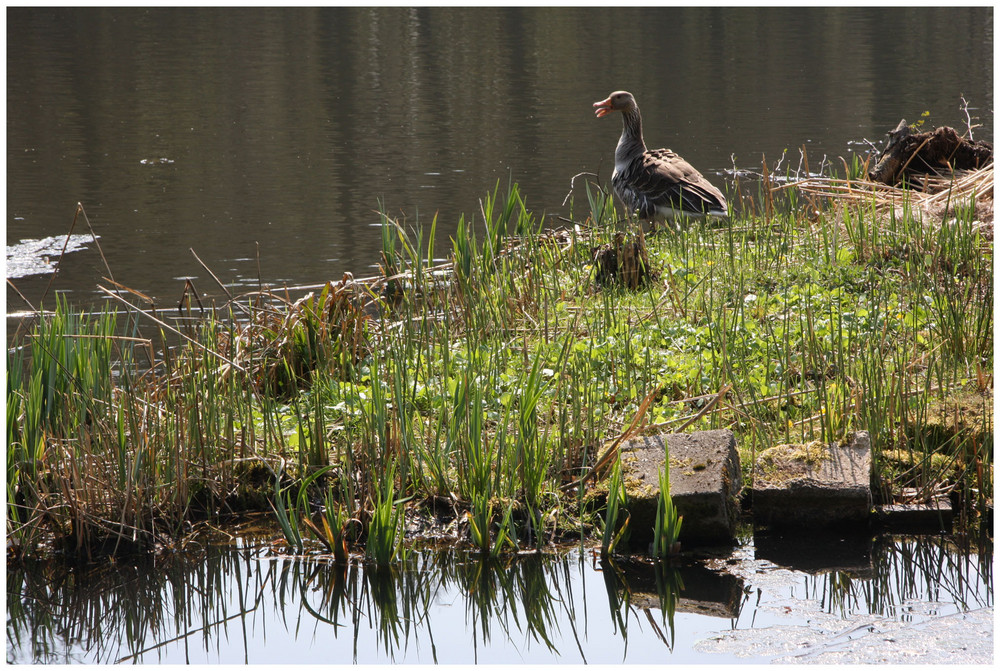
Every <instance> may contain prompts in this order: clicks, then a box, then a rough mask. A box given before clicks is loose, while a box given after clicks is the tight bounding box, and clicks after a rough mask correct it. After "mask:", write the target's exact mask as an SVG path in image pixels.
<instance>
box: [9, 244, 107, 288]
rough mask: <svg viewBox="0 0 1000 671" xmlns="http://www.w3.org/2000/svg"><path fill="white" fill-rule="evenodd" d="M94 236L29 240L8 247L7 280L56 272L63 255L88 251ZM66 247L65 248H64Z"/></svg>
mask: <svg viewBox="0 0 1000 671" xmlns="http://www.w3.org/2000/svg"><path fill="white" fill-rule="evenodd" d="M93 240H94V236H92V235H70V236H63V235H53V236H49V237H47V238H42V239H41V240H35V239H32V238H28V239H26V240H22V241H21V242H18V243H17V244H14V245H9V246H8V247H7V278H8V279H16V278H18V277H28V276H29V275H45V274H47V273H54V272H55V271H56V262H57V261H58V260H59V257H60V256H61V255H62V254H68V253H69V252H75V251H79V250H81V249H86V248H87V244H88V243H90V242H92V241H93ZM64 247H65V248H64Z"/></svg>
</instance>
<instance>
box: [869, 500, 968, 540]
mask: <svg viewBox="0 0 1000 671" xmlns="http://www.w3.org/2000/svg"><path fill="white" fill-rule="evenodd" d="M875 515H876V518H877V519H878V523H879V525H880V526H881V527H883V528H885V529H890V530H892V531H909V532H912V533H918V532H925V533H938V532H941V531H944V532H947V533H950V532H951V523H952V519H953V517H954V515H953V512H952V509H951V502H950V501H948V500H947V499H938V500H935V501H932V502H931V503H898V504H894V505H888V506H879V507H877V508H876V509H875Z"/></svg>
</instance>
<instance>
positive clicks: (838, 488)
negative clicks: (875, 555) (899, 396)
mask: <svg viewBox="0 0 1000 671" xmlns="http://www.w3.org/2000/svg"><path fill="white" fill-rule="evenodd" d="M753 473H754V478H753V490H752V495H753V503H752V506H753V518H754V524H755V525H763V526H770V527H781V526H799V527H830V526H837V525H852V524H867V522H868V518H869V516H870V515H871V506H872V498H871V485H870V481H871V442H870V440H869V438H868V432H867V431H858V432H856V433H854V434H853V435H852V436H851V438H850V440H849V442H848V443H847V444H844V445H842V444H839V443H830V444H825V443H822V442H820V441H814V442H812V443H806V444H803V445H778V446H775V447H772V448H769V449H767V450H764V451H763V452H761V453H760V454H759V455H758V456H757V459H756V461H755V462H754V471H753Z"/></svg>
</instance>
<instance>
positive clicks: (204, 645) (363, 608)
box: [7, 538, 993, 663]
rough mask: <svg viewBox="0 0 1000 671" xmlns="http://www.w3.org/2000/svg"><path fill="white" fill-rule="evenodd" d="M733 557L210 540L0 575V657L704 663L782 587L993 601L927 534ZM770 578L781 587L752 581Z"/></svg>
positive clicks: (965, 564)
mask: <svg viewBox="0 0 1000 671" xmlns="http://www.w3.org/2000/svg"><path fill="white" fill-rule="evenodd" d="M748 550H749V548H743V549H742V550H740V551H737V554H736V555H734V557H733V558H731V559H729V560H724V561H721V562H720V563H719V566H718V567H716V566H713V567H712V569H711V570H710V569H709V568H708V567H706V565H705V563H704V562H697V563H693V564H691V565H681V566H674V565H668V564H663V563H660V562H652V561H644V560H638V559H629V560H626V559H621V560H619V561H617V562H614V561H602V560H599V559H597V558H596V556H594V555H593V554H592V553H590V552H589V551H582V552H581V551H580V550H573V551H567V552H564V553H562V554H560V555H558V556H550V555H546V556H542V555H529V556H520V557H513V558H507V559H504V560H499V561H496V560H494V561H490V560H486V559H482V558H479V557H475V556H468V555H465V554H462V553H456V552H421V553H414V554H413V555H412V556H411V558H410V559H409V560H408V561H407V562H405V563H401V564H399V565H397V566H394V567H391V568H383V569H373V568H366V567H365V566H364V565H362V564H358V563H354V564H351V565H350V566H337V565H335V564H333V563H332V562H327V561H323V560H302V559H293V558H285V557H270V556H266V552H267V551H266V550H264V549H261V548H254V547H244V548H238V549H233V548H231V547H224V546H215V547H208V548H207V549H206V550H205V552H204V553H203V554H202V555H200V556H191V555H185V556H181V555H176V556H167V557H163V558H160V559H157V560H155V561H150V562H149V563H146V564H136V565H122V564H118V565H115V564H107V565H103V566H98V567H91V568H86V569H84V568H73V567H67V566H65V565H62V564H52V563H49V564H35V565H29V566H27V567H25V568H17V569H10V570H8V573H7V641H8V642H7V661H8V662H17V663H24V662H35V663H81V662H84V663H116V662H139V663H150V662H170V663H182V662H183V663H215V662H225V663H250V662H253V663H262V662H266V663H289V662H340V663H371V662H378V663H390V662H391V663H398V662H421V663H472V662H477V663H497V662H502V663H520V662H538V661H563V662H574V663H587V662H589V663H595V662H596V663H619V662H623V661H628V662H657V661H658V662H663V661H664V660H665V659H668V658H669V659H670V660H671V661H679V662H680V661H693V660H694V661H712V662H719V661H720V659H719V657H718V656H716V655H707V654H705V653H698V652H696V651H695V649H694V647H693V646H694V643H695V642H696V641H698V640H700V639H703V638H705V637H706V636H709V635H711V634H712V633H713V632H720V631H726V630H736V629H752V628H754V627H760V626H765V622H764V620H765V619H766V618H762V619H761V621H759V622H758V621H757V612H756V611H757V610H758V609H759V608H761V607H762V604H763V603H765V602H767V601H768V600H774V599H782V598H785V596H787V595H784V594H783V592H784V591H786V590H787V592H788V595H791V596H793V597H795V598H797V599H800V600H804V601H803V602H810V603H813V604H814V606H813V607H814V608H815V609H816V612H825V613H833V614H836V615H839V616H841V617H843V618H845V619H849V618H850V616H851V615H853V614H859V613H860V614H865V615H882V616H886V617H888V618H891V619H892V620H894V621H900V622H915V621H918V620H919V619H920V618H923V619H927V618H929V617H932V616H933V615H934V614H935V613H941V614H946V613H947V612H961V611H964V610H967V609H976V608H982V607H987V606H992V603H993V593H992V568H991V565H992V551H991V550H988V551H985V552H980V553H978V554H977V553H974V552H970V551H969V550H968V549H963V548H959V547H957V546H955V545H954V544H952V543H951V542H949V541H946V540H944V539H935V538H931V539H921V540H914V539H906V538H903V539H895V540H888V539H887V540H879V541H877V542H876V543H875V544H874V546H873V548H872V554H871V558H872V561H871V567H870V570H863V571H853V572H852V571H841V570H833V571H823V572H819V573H816V574H810V573H803V572H799V571H786V570H785V569H782V568H768V567H769V566H773V565H772V564H771V562H769V561H766V560H760V559H753V558H751V557H750V555H749V554H748ZM741 552H742V553H743V555H742V557H741ZM728 569H732V571H730V570H728ZM771 571H776V572H778V573H781V574H784V573H787V576H785V577H784V578H782V579H781V580H779V581H778V582H777V583H775V582H773V581H772V582H767V581H761V580H759V579H758V578H757V577H756V576H764V575H767V574H768V573H769V572H771ZM754 592H757V597H756V599H755V600H753V599H751V598H750V596H751V595H752V594H753V593H754ZM915 604H916V605H919V606H920V607H919V608H915V607H914V606H915ZM928 604H930V605H931V606H933V607H931V606H928ZM802 616H803V617H804V618H805V619H806V621H808V618H809V617H810V614H809V613H808V612H805V613H803V615H802ZM744 661H745V660H744Z"/></svg>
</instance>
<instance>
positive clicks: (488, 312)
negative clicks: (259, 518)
mask: <svg viewBox="0 0 1000 671" xmlns="http://www.w3.org/2000/svg"><path fill="white" fill-rule="evenodd" d="M740 192H741V193H742V187H741V189H740ZM782 194H784V195H782ZM586 196H587V199H586V203H585V204H584V208H583V212H582V213H579V214H577V215H575V216H574V219H577V220H578V221H579V222H580V226H579V227H567V228H565V229H562V230H558V231H548V230H544V229H543V227H542V226H541V223H540V222H541V219H540V218H539V217H536V215H535V214H533V213H532V212H531V211H530V210H529V209H528V208H527V206H526V202H525V199H524V197H523V195H522V193H521V191H520V188H519V187H518V186H517V185H511V186H510V187H509V188H508V189H507V192H506V193H504V192H502V191H501V190H500V188H499V186H498V187H497V188H496V189H495V190H494V191H493V192H492V193H491V194H489V195H488V197H487V198H485V199H484V202H483V204H482V207H481V212H480V214H479V217H473V218H469V219H463V220H462V221H461V222H460V223H459V226H458V228H457V231H456V233H455V235H454V237H453V238H452V259H451V262H450V263H448V264H440V263H436V262H435V261H434V257H433V253H432V252H433V250H434V248H435V243H434V239H435V231H436V223H437V222H436V221H435V222H432V224H431V225H430V227H429V228H428V229H426V230H420V231H417V232H408V231H406V230H405V229H403V227H401V226H399V225H398V224H397V223H396V222H395V221H393V220H391V219H389V218H388V217H384V220H383V234H384V235H383V251H382V261H383V270H384V278H383V279H382V280H380V281H377V282H375V283H372V284H356V283H348V284H343V283H336V284H334V283H331V284H328V285H327V286H326V287H325V288H324V289H323V290H321V291H319V292H317V293H316V294H315V295H310V296H308V297H305V298H304V299H302V300H300V301H298V302H295V303H292V302H290V301H289V300H288V299H287V298H286V297H282V296H277V295H274V296H270V297H268V299H269V300H267V301H264V300H263V299H262V297H261V296H260V295H259V294H255V295H253V296H247V297H237V298H235V299H234V301H233V302H232V303H231V304H230V305H229V306H228V307H227V309H226V310H225V311H219V312H217V313H215V314H214V315H212V316H208V317H205V318H203V319H201V320H200V321H195V324H196V325H195V326H187V327H185V329H184V330H183V332H182V331H181V330H180V329H174V328H173V327H171V326H170V325H169V324H166V323H165V322H162V321H156V322H153V321H151V320H152V319H154V316H152V315H151V314H150V313H148V312H142V311H140V310H139V307H138V306H129V305H126V306H124V307H117V308H112V307H111V306H109V308H108V309H107V310H106V311H104V313H103V314H101V315H100V316H96V317H89V316H86V315H77V314H75V313H74V312H73V310H72V308H70V307H69V306H68V305H66V304H64V303H60V304H59V305H57V306H56V308H57V309H56V311H55V313H54V315H53V316H51V317H45V318H43V319H41V320H40V322H39V325H38V327H37V328H36V330H35V332H34V334H33V335H32V336H31V337H30V338H29V339H28V341H27V342H26V343H24V345H25V347H24V348H22V349H13V350H10V351H8V356H7V370H8V388H7V420H8V423H7V427H8V428H7V476H8V478H7V482H8V486H7V500H8V506H7V519H8V525H7V528H8V543H9V545H11V544H12V545H13V546H14V547H15V548H16V549H17V550H19V551H20V552H22V553H25V554H33V553H41V552H44V551H45V550H46V548H48V547H51V545H50V543H49V541H50V540H52V539H56V540H58V541H59V542H60V543H61V544H62V547H66V548H69V549H71V550H73V551H75V552H78V553H82V554H84V555H90V554H91V553H92V552H93V551H97V550H102V551H106V550H108V544H109V543H111V544H112V546H117V545H118V544H121V543H123V542H124V541H126V540H127V541H128V545H129V546H130V547H131V546H139V547H140V548H150V547H152V546H153V544H154V543H155V542H156V540H157V539H158V538H160V537H162V536H167V537H177V536H178V535H180V534H182V533H183V529H184V528H185V527H184V523H185V521H187V520H190V519H192V518H195V517H199V516H205V515H208V516H216V515H222V514H226V513H239V512H241V511H243V510H244V509H246V507H247V506H248V505H251V504H250V503H248V502H252V501H259V500H260V499H261V497H263V498H264V500H269V501H270V504H269V505H270V506H272V507H273V509H274V510H275V514H276V516H277V518H278V520H279V521H281V522H282V528H283V530H284V533H285V535H286V537H287V540H288V542H289V546H290V547H291V548H293V549H294V550H295V551H296V552H302V551H307V550H309V548H310V547H312V544H313V543H314V542H318V543H320V544H321V545H322V546H324V547H325V550H326V551H327V552H336V553H339V554H340V556H341V557H343V555H344V553H345V552H346V551H347V550H346V549H345V548H347V547H348V545H352V546H354V547H355V549H358V548H357V545H358V544H359V543H363V544H364V545H365V546H366V548H367V552H368V555H369V557H371V558H372V560H373V561H376V562H377V563H387V562H390V561H393V558H394V557H396V556H398V554H399V553H400V552H401V545H400V543H401V531H400V529H401V526H400V524H401V520H402V515H403V514H404V513H405V510H406V509H407V507H409V506H415V505H419V504H420V502H421V501H423V500H425V499H428V498H431V497H435V498H442V497H443V498H446V499H450V500H451V501H452V502H453V505H454V506H455V507H456V508H458V509H459V510H463V511H468V512H469V518H467V519H469V520H470V525H469V526H470V530H469V542H470V544H471V545H473V546H474V547H477V548H478V549H480V550H481V551H483V552H485V553H487V554H498V553H500V552H502V551H506V550H507V549H512V548H514V547H522V546H525V545H526V546H543V545H545V544H546V543H548V542H550V541H551V540H552V539H554V538H557V537H561V536H568V535H571V534H573V533H576V534H577V535H581V534H583V531H582V530H583V529H584V528H593V527H598V528H600V527H601V526H602V525H601V524H600V523H596V524H595V522H598V520H597V519H596V517H597V516H598V515H600V514H601V513H602V510H594V509H593V506H589V505H588V502H587V499H586V498H585V497H584V496H583V492H582V491H574V490H573V488H571V487H569V488H564V487H563V485H564V484H565V483H568V482H571V481H575V480H577V479H579V478H580V477H581V476H583V475H585V474H586V473H587V471H588V469H589V468H590V467H591V465H592V461H593V457H594V455H595V453H596V451H597V449H598V448H599V447H600V446H601V445H602V444H603V443H604V442H605V441H607V440H609V439H611V438H613V437H614V436H616V435H618V434H619V433H620V432H621V431H622V429H623V428H624V427H626V426H628V425H629V424H630V423H631V421H632V420H633V418H634V417H635V416H636V414H637V412H638V411H639V408H640V406H641V405H642V404H643V401H644V400H645V399H647V398H651V399H653V400H651V401H650V402H649V404H648V406H644V407H645V408H646V410H647V411H646V412H645V414H646V417H645V420H646V421H647V423H648V424H649V425H651V427H652V428H650V429H649V430H666V431H669V430H671V428H676V427H678V426H680V425H682V424H683V423H685V422H687V421H688V420H690V419H691V418H692V417H696V418H697V420H696V421H695V422H694V424H693V425H692V426H690V427H689V428H688V430H698V429H709V428H722V427H728V428H731V429H732V430H733V431H734V432H735V433H736V435H737V439H738V443H739V445H740V449H741V451H742V457H743V464H744V467H745V468H746V469H747V473H746V475H747V476H748V477H749V475H750V474H749V465H750V463H751V462H752V459H753V456H754V455H755V454H756V453H757V452H759V451H761V450H763V449H766V448H767V447H769V446H771V445H774V444H777V443H789V442H807V441H810V440H814V439H822V440H840V439H842V438H843V437H844V436H845V434H846V433H847V432H849V431H852V430H858V429H864V430H868V431H869V432H870V433H871V436H872V446H873V456H874V460H875V462H874V463H875V466H876V470H877V472H878V474H879V478H880V484H881V489H880V492H879V497H880V498H881V499H883V500H888V499H891V498H893V497H894V496H896V495H898V494H899V493H900V491H901V490H902V488H903V487H904V486H905V487H912V486H914V482H916V483H917V485H918V486H920V487H924V488H925V489H927V490H928V491H929V490H930V489H932V488H934V487H938V488H939V489H940V488H941V487H944V488H945V489H953V490H955V491H957V492H960V493H961V497H962V498H961V501H962V503H963V504H964V506H965V509H966V510H967V511H970V513H969V514H970V516H974V513H975V511H977V510H982V509H983V508H984V506H985V505H986V503H987V502H991V501H992V496H993V470H992V469H993V454H992V432H993V424H992V413H991V406H992V384H993V382H992V371H993V358H992V348H993V293H992V292H993V289H992V287H993V276H992V245H991V243H989V242H988V241H985V240H984V239H982V238H981V236H980V233H979V229H978V228H977V227H976V226H974V225H973V221H972V210H971V208H964V209H963V208H959V209H958V214H957V217H956V218H955V219H954V221H949V222H947V223H943V224H942V222H939V221H928V220H926V219H925V220H924V221H922V222H921V221H919V220H918V219H917V218H916V217H915V216H913V214H912V213H910V212H908V211H902V212H899V213H892V214H888V215H883V214H877V213H876V212H875V211H874V207H873V206H868V205H867V204H864V203H861V204H856V205H836V206H830V207H828V208H825V209H824V208H823V207H819V209H818V210H817V205H816V203H811V204H810V205H809V207H808V208H806V207H804V206H803V205H802V204H801V203H799V202H798V199H797V196H796V195H795V193H794V192H793V191H789V190H785V191H782V192H780V193H778V194H774V193H772V192H769V191H766V190H763V191H762V192H761V194H760V195H758V196H756V197H754V198H753V199H745V200H747V202H745V203H744V207H742V208H740V209H741V210H742V211H743V212H744V213H743V214H738V215H735V216H734V217H733V218H732V220H730V221H728V222H726V223H724V224H715V225H711V224H706V223H697V222H692V223H691V224H690V225H689V226H687V227H682V228H680V229H679V230H676V231H668V232H663V233H660V234H657V235H649V236H647V238H646V244H647V250H648V254H649V259H650V263H651V265H652V267H653V269H654V270H655V271H656V272H657V273H658V275H657V279H655V280H654V281H653V282H649V283H647V284H646V285H645V286H644V287H643V288H641V289H639V290H635V291H629V290H626V289H624V288H622V287H617V286H608V287H597V286H595V282H594V274H593V267H592V263H591V262H592V258H591V250H592V249H593V248H595V247H597V246H599V245H602V244H607V243H610V242H611V241H612V240H613V238H614V235H615V233H616V232H617V231H618V230H619V229H620V226H621V225H620V224H617V223H616V222H617V220H618V219H617V217H618V215H617V214H616V212H615V211H614V208H613V201H612V200H611V199H610V197H609V196H608V194H607V193H606V192H604V191H602V190H600V189H598V188H597V187H594V186H593V185H588V187H587V189H586ZM807 209H808V210H809V212H807ZM136 320H144V321H147V322H150V324H151V325H156V326H157V327H158V328H159V329H160V336H159V338H158V339H147V338H143V337H141V336H140V335H139V333H138V331H137V330H136V329H135V321H136ZM153 352H159V353H160V354H159V355H157V356H154V354H153ZM727 385H731V391H729V393H728V394H727V395H726V398H725V400H724V402H722V403H719V404H718V406H716V407H714V408H712V409H711V411H710V412H705V413H702V414H701V416H698V415H699V410H700V409H701V408H702V407H703V406H704V404H705V403H706V402H707V401H708V399H710V398H712V397H713V396H714V395H716V394H717V393H718V392H719V390H720V389H723V388H726V387H727ZM955 399H964V400H963V401H962V408H963V413H964V414H963V417H964V418H965V421H964V423H963V424H962V425H961V426H958V425H957V424H955V423H954V422H953V423H952V424H951V425H949V424H948V423H947V422H942V421H941V419H940V418H941V416H944V415H947V414H948V412H950V411H949V408H952V406H953V405H955V403H956V402H957V401H956V400H955ZM970 399H972V400H971V401H970ZM976 399H978V400H979V402H978V406H977V402H976ZM977 409H978V410H977ZM949 427H950V428H949ZM949 431H950V432H949ZM900 451H904V452H906V453H908V454H911V455H916V457H917V458H915V459H914V458H911V459H910V460H909V463H910V464H911V466H910V468H909V470H906V468H904V467H903V466H900V463H901V462H900V460H899V454H900ZM931 455H942V458H931ZM889 457H891V458H889ZM914 463H919V464H920V467H919V469H914V468H913V467H912V464H914ZM262 473H263V474H264V475H261V474H262ZM268 473H270V475H267V474H268ZM253 474H256V475H253ZM275 474H277V475H275ZM317 474H321V475H322V477H319V475H317ZM279 476H280V477H279ZM303 483H305V485H306V486H303ZM293 492H294V495H293ZM403 501H407V502H408V503H403ZM616 501H617V500H616ZM621 504H622V502H621V501H617V503H615V502H612V503H611V505H613V506H618V507H619V508H620V507H621ZM614 512H615V511H614V510H612V509H609V510H608V513H609V516H610V517H611V518H612V519H611V520H610V522H611V523H610V524H609V525H608V524H605V525H603V528H604V529H605V536H604V539H603V545H604V546H605V547H606V548H607V549H608V550H609V551H613V548H614V544H615V542H616V538H617V537H618V534H619V529H620V528H621V527H620V526H619V524H618V523H617V522H616V520H615V519H613V518H614V517H615V515H614ZM307 530H308V531H309V532H311V537H310V535H308V534H305V535H304V532H306V531H307ZM349 532H350V533H349ZM313 537H315V539H316V540H314V538H313ZM112 549H113V548H112Z"/></svg>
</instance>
